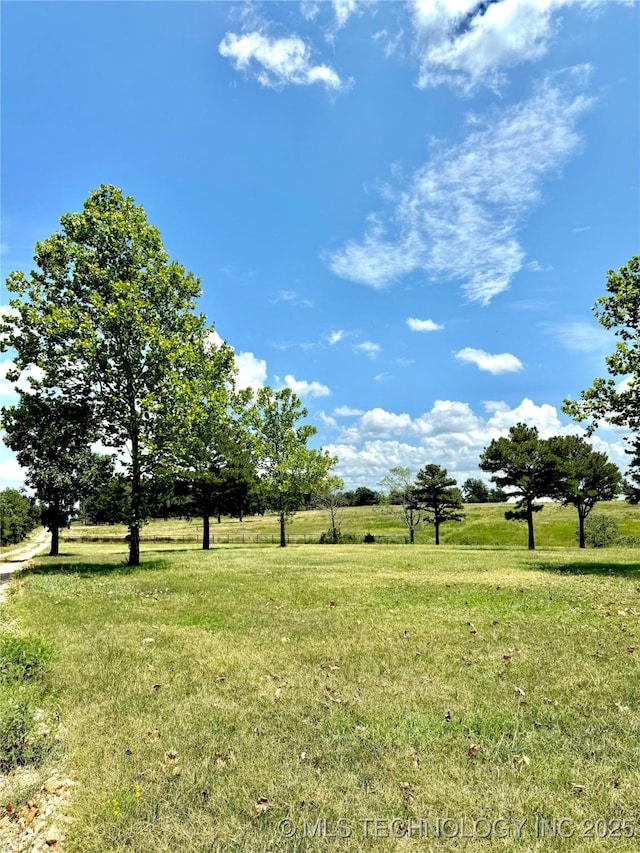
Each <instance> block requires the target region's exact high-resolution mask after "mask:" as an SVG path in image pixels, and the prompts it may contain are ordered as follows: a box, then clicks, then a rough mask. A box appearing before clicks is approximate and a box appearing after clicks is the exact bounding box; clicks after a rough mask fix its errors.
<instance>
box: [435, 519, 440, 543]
mask: <svg viewBox="0 0 640 853" xmlns="http://www.w3.org/2000/svg"><path fill="white" fill-rule="evenodd" d="M434 526H435V528H436V545H439V544H440V522H439V521H436V523H435V525H434Z"/></svg>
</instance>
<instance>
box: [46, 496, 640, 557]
mask: <svg viewBox="0 0 640 853" xmlns="http://www.w3.org/2000/svg"><path fill="white" fill-rule="evenodd" d="M506 508H507V504H466V505H465V508H464V512H465V514H466V518H465V520H464V521H462V522H450V523H448V524H444V525H443V526H442V528H441V531H440V538H441V541H442V543H443V544H451V545H470V546H473V547H479V546H491V547H496V546H501V545H502V546H505V547H514V546H521V547H526V544H527V529H526V524H525V523H524V522H515V521H506V520H505V518H504V512H505V509H506ZM593 513H594V515H595V514H603V515H606V516H608V517H609V518H613V519H615V521H616V522H617V524H618V526H619V529H620V534H621V535H627V536H639V535H640V507H638V506H630V505H629V504H627V503H625V502H624V501H610V502H603V503H600V504H597V506H596V508H595V509H594V510H593ZM577 523H578V522H577V514H576V511H575V509H573V508H571V507H561V506H559V505H558V504H555V503H547V504H545V505H544V509H543V510H542V511H541V512H539V513H537V514H536V517H535V530H536V544H537V545H539V546H542V547H571V546H573V545H575V544H576V542H577V538H576V528H577ZM338 524H339V526H340V528H341V530H342V532H343V533H353V534H355V535H356V536H357V537H358V538H359V539H361V538H362V537H363V536H364V534H365V533H368V532H371V533H373V534H374V535H375V536H378V537H385V536H388V537H393V538H394V539H398V540H402V539H404V538H406V537H408V533H407V529H406V527H404V525H403V524H402V521H401V520H400V518H399V516H398V514H397V512H395V513H394V511H393V508H388V507H385V508H383V507H344V508H343V509H340V510H339V516H338ZM329 525H330V521H329V514H328V513H327V512H326V511H322V510H309V511H301V512H298V513H296V515H294V516H293V518H292V520H291V522H290V523H289V524H288V525H287V532H288V533H289V534H291V536H292V541H297V539H296V537H300V536H303V535H307V536H309V537H310V538H312V537H319V536H320V534H321V533H322V532H324V531H325V530H327V529H328V527H329ZM126 532H127V530H126V528H125V527H124V525H112V526H108V525H102V526H86V527H85V526H82V525H80V524H77V523H74V524H73V525H72V526H71V530H70V531H63V535H62V538H63V540H64V539H65V538H69V537H79V536H101V537H110V536H113V537H118V538H123V537H124V536H125V535H126ZM201 535H202V534H201V522H200V520H199V519H197V518H194V519H193V520H191V521H186V520H181V519H171V520H169V521H167V522H165V521H161V520H154V521H152V522H151V523H150V524H148V525H146V526H145V527H144V528H143V529H142V537H143V539H145V538H150V539H153V537H166V536H172V537H177V538H181V537H187V538H188V539H192V540H193V541H197V540H198V539H199V538H200V537H201ZM211 535H212V541H213V538H215V540H216V541H220V542H225V541H226V537H230V540H231V541H236V540H237V539H238V538H241V537H242V536H244V537H245V542H246V544H250V543H252V542H254V541H255V537H256V536H262V537H264V536H268V537H273V541H274V542H276V543H277V542H278V541H279V524H278V518H277V516H276V515H274V514H270V513H269V514H266V515H265V516H259V515H257V516H250V517H247V518H246V519H245V520H244V521H243V522H242V523H240V522H239V521H238V519H237V518H234V519H231V518H228V517H223V519H222V523H221V524H216V523H215V520H213V519H212V523H211ZM433 539H434V532H433V528H432V527H430V526H428V525H421V526H420V527H419V528H418V530H417V532H416V542H417V543H430V542H433Z"/></svg>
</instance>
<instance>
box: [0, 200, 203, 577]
mask: <svg viewBox="0 0 640 853" xmlns="http://www.w3.org/2000/svg"><path fill="white" fill-rule="evenodd" d="M60 222H61V229H60V230H59V231H57V232H55V233H54V234H52V235H51V236H50V237H48V238H47V239H46V240H44V241H42V242H40V243H38V244H37V245H36V250H35V262H36V265H37V269H35V270H33V271H32V272H31V273H30V274H29V275H25V274H24V273H22V272H13V273H11V274H10V275H9V278H8V279H7V286H8V289H9V290H10V291H12V292H13V293H15V294H17V298H14V299H12V300H11V303H10V304H11V306H12V308H13V310H14V313H12V314H9V315H7V316H6V317H5V320H4V322H3V323H2V326H1V327H0V329H1V331H2V348H3V349H7V348H8V347H11V348H13V349H15V351H16V356H15V364H16V376H17V373H18V372H19V371H21V370H33V368H38V369H39V370H40V372H41V376H42V378H41V380H40V382H39V385H40V388H41V389H46V391H47V392H53V393H55V394H57V395H59V396H60V397H62V398H63V399H64V400H66V401H68V402H69V403H70V404H71V403H78V402H79V401H86V402H87V403H88V404H89V406H90V408H91V411H92V417H93V419H94V421H95V423H96V424H97V425H98V430H99V438H100V440H101V441H102V443H103V444H104V445H105V446H107V447H113V448H117V449H119V450H125V456H124V458H123V465H124V467H125V470H126V474H127V478H128V481H129V485H130V501H129V508H128V512H127V523H128V526H129V532H130V546H129V563H130V564H131V565H137V564H138V563H139V560H140V546H139V541H140V526H141V524H142V523H143V520H144V518H143V507H142V481H143V479H144V477H145V476H147V477H149V476H152V475H153V473H154V472H155V471H156V470H157V468H158V466H160V465H162V463H163V460H164V459H166V458H167V457H171V456H172V454H173V450H174V448H173V447H172V446H171V445H170V442H169V439H168V434H167V432H166V430H163V429H162V426H163V424H164V423H165V422H166V415H167V413H172V414H173V416H174V417H177V418H179V417H180V416H182V415H185V416H186V413H187V412H188V410H189V408H190V405H191V402H192V401H191V400H190V399H189V398H188V394H187V393H185V392H186V391H188V389H189V388H190V387H191V386H190V383H189V379H190V378H191V377H193V376H195V375H197V372H198V369H199V365H200V363H201V362H202V358H203V352H204V339H205V332H206V330H205V325H204V318H203V317H202V316H200V315H196V314H195V299H196V297H197V296H198V295H199V294H200V285H199V282H198V280H197V279H196V278H195V277H194V276H193V275H192V274H191V273H187V272H185V269H184V267H182V266H181V265H180V264H178V263H177V262H175V261H170V260H169V257H168V254H167V252H166V251H165V249H164V247H163V245H162V241H161V239H160V234H159V232H158V230H157V229H156V228H155V227H153V226H152V225H150V224H149V223H148V221H147V217H146V214H145V212H144V209H143V208H142V207H141V206H139V205H136V204H135V202H134V200H133V199H132V198H130V197H125V196H124V195H123V194H122V192H121V191H120V190H119V189H117V188H116V187H113V186H106V185H102V186H100V187H99V188H98V189H97V190H95V191H94V192H92V193H91V194H90V196H89V197H88V199H87V200H86V201H85V203H84V207H83V210H82V212H80V213H68V214H65V215H64V216H63V217H62V218H61V220H60ZM10 378H11V377H10ZM14 378H16V377H14Z"/></svg>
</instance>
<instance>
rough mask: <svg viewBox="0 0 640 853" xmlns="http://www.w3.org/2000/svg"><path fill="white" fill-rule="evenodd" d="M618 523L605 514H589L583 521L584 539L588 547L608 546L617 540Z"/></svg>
mask: <svg viewBox="0 0 640 853" xmlns="http://www.w3.org/2000/svg"><path fill="white" fill-rule="evenodd" d="M619 538H620V537H619V535H618V525H617V523H616V522H615V521H614V520H613V519H612V518H607V516H606V515H590V516H589V517H588V518H587V519H586V521H585V523H584V541H585V545H586V546H587V547H588V548H608V547H610V546H611V545H615V544H616V543H617V542H618V540H619Z"/></svg>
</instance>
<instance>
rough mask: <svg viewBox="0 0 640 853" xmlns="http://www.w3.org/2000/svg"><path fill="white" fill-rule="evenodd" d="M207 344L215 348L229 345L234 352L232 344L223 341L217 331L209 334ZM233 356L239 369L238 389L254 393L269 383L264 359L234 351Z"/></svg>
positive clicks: (237, 376)
mask: <svg viewBox="0 0 640 853" xmlns="http://www.w3.org/2000/svg"><path fill="white" fill-rule="evenodd" d="M207 343H209V344H211V345H212V346H214V347H219V346H221V345H222V344H227V346H229V347H231V349H232V350H234V348H233V347H232V346H231V344H229V343H228V342H227V341H225V340H223V339H222V338H221V337H220V335H219V334H218V332H217V331H216V330H215V329H214V330H213V331H212V332H208V333H207ZM233 355H234V359H235V364H236V367H237V369H238V373H237V375H236V387H237V388H253V390H254V391H256V390H257V389H258V388H262V387H263V385H264V384H265V382H266V381H267V362H266V361H265V360H264V359H263V358H257V357H256V356H255V355H254V354H253V353H252V352H240V353H237V352H236V351H235V350H234V352H233Z"/></svg>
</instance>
